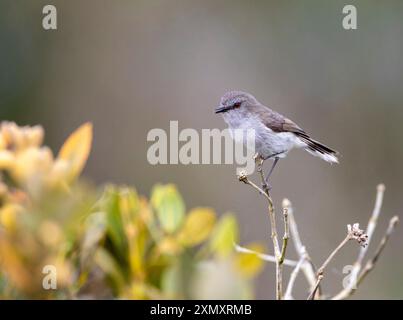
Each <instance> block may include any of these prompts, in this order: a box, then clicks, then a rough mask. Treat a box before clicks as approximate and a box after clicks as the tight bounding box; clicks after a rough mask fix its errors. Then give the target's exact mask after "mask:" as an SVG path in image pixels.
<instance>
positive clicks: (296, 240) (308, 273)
mask: <svg viewBox="0 0 403 320" xmlns="http://www.w3.org/2000/svg"><path fill="white" fill-rule="evenodd" d="M288 202H289V207H288V216H289V222H290V231H291V240H292V241H293V244H294V247H295V250H296V251H297V253H298V255H299V259H300V260H301V259H303V260H304V263H303V265H302V271H303V272H304V275H305V278H306V279H307V281H308V283H309V286H310V291H311V290H313V288H314V286H315V283H316V275H315V267H314V265H313V263H312V260H311V258H310V256H309V254H308V251H307V250H306V248H305V246H304V245H303V244H302V241H301V238H300V236H299V231H298V226H297V222H296V220H295V217H294V210H293V207H292V204H291V202H290V201H288Z"/></svg>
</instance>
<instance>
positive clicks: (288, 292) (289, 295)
mask: <svg viewBox="0 0 403 320" xmlns="http://www.w3.org/2000/svg"><path fill="white" fill-rule="evenodd" d="M304 262H305V257H304V256H302V257H301V258H300V259H299V261H298V263H297V265H296V267H295V268H294V270H293V271H292V272H291V275H290V280H289V281H288V285H287V289H286V291H285V294H284V300H292V299H293V297H292V290H293V288H294V283H295V280H296V279H297V276H298V273H299V272H300V270H301V269H302V266H303V264H304Z"/></svg>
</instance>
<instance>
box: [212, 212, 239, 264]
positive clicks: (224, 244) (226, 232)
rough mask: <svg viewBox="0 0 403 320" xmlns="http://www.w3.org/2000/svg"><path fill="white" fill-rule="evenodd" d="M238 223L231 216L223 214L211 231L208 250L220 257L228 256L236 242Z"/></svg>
mask: <svg viewBox="0 0 403 320" xmlns="http://www.w3.org/2000/svg"><path fill="white" fill-rule="evenodd" d="M238 237H239V233H238V223H237V221H236V219H235V217H234V216H233V215H232V214H229V213H227V214H225V215H224V216H223V217H222V218H221V219H220V221H219V222H218V224H217V225H216V227H215V228H214V230H213V235H212V237H211V242H210V248H211V249H212V250H213V251H214V252H215V253H216V254H217V255H218V256H220V257H225V256H228V255H229V254H230V253H231V252H232V251H233V250H234V243H237V242H238Z"/></svg>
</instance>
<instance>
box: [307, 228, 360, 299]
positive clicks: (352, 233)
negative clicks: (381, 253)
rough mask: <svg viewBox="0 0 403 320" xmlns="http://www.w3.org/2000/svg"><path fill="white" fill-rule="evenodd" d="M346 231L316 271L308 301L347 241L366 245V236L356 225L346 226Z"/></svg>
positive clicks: (313, 295)
mask: <svg viewBox="0 0 403 320" xmlns="http://www.w3.org/2000/svg"><path fill="white" fill-rule="evenodd" d="M347 230H348V232H347V236H346V237H345V238H344V240H343V241H342V242H340V244H339V245H338V246H337V247H336V249H334V250H333V252H332V253H331V254H330V255H329V257H328V258H327V259H326V260H325V262H324V263H323V264H322V266H321V267H320V268H319V269H318V272H317V279H316V283H315V286H314V288H313V290H312V291H311V293H310V295H309V296H308V300H313V298H314V297H315V293H316V291H317V290H318V287H319V284H320V282H321V281H322V279H323V277H324V275H323V274H324V272H325V268H326V267H327V265H328V264H329V263H330V262H331V261H332V260H333V258H334V257H335V255H336V254H337V253H338V252H339V251H340V250H341V249H342V248H343V247H344V246H345V245H346V243H347V242H348V241H349V240H352V239H355V240H357V242H358V243H359V244H360V245H361V246H365V245H366V244H367V239H368V236H367V235H366V234H365V233H364V231H363V230H361V229H360V228H359V225H358V223H355V224H354V225H353V226H351V225H348V226H347Z"/></svg>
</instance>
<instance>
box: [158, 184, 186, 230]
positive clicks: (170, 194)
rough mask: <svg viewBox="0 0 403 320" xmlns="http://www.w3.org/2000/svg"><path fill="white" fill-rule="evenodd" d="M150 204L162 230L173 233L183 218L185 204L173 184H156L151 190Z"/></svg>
mask: <svg viewBox="0 0 403 320" xmlns="http://www.w3.org/2000/svg"><path fill="white" fill-rule="evenodd" d="M151 204H152V206H153V208H154V209H155V210H156V212H157V216H158V219H159V221H160V223H161V226H162V228H163V229H164V231H166V232H168V233H173V232H175V231H176V230H178V228H179V227H180V226H181V225H182V223H183V220H184V216H185V205H184V203H183V200H182V197H181V195H180V194H179V192H178V191H177V189H176V187H175V186H174V185H172V184H168V185H156V186H155V187H154V189H153V191H152V195H151Z"/></svg>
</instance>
